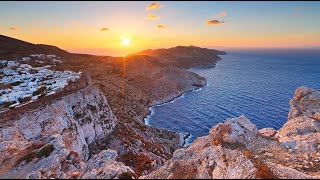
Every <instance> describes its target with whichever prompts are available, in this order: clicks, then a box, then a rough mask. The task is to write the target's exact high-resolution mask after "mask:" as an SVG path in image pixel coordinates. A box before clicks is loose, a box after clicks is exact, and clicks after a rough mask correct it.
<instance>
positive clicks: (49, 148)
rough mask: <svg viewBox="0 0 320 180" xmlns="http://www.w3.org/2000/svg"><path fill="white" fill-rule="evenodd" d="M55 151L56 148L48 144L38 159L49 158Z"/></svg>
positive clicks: (42, 149) (40, 151) (38, 155)
mask: <svg viewBox="0 0 320 180" xmlns="http://www.w3.org/2000/svg"><path fill="white" fill-rule="evenodd" d="M53 151H54V146H53V145H52V144H47V145H45V146H44V147H42V148H41V149H40V150H39V152H38V153H37V158H39V159H40V158H42V157H48V156H49V155H50V154H51V153H52V152H53Z"/></svg>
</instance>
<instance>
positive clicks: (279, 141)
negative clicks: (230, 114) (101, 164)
mask: <svg viewBox="0 0 320 180" xmlns="http://www.w3.org/2000/svg"><path fill="white" fill-rule="evenodd" d="M290 105H291V108H290V113H289V116H288V121H287V122H286V123H285V124H284V125H283V127H282V128H281V129H279V130H274V129H271V128H265V129H261V130H258V129H257V127H256V126H255V125H254V124H252V123H251V122H250V120H248V119H247V118H246V117H245V116H240V117H237V118H232V119H227V120H226V121H224V122H222V123H219V124H217V125H215V126H213V127H212V128H211V130H210V135H208V136H204V137H200V138H198V139H196V140H195V141H194V142H193V143H192V144H191V145H190V146H189V147H187V148H183V149H179V150H176V151H175V152H174V154H173V158H172V159H171V160H169V161H167V162H166V163H165V165H164V166H163V167H161V168H160V169H159V170H156V171H154V172H152V173H150V174H149V175H147V176H142V177H141V178H152V179H154V178H156V179H158V178H169V179H171V178H172V179H173V178H213V179H215V178H228V179H229V178H293V179H296V178H299V179H300V178H317V179H318V178H320V171H319V169H320V162H319V161H320V141H319V136H320V119H319V112H320V92H317V91H315V90H312V89H309V88H307V87H299V88H298V89H297V90H296V92H295V94H294V97H293V99H292V100H291V101H290Z"/></svg>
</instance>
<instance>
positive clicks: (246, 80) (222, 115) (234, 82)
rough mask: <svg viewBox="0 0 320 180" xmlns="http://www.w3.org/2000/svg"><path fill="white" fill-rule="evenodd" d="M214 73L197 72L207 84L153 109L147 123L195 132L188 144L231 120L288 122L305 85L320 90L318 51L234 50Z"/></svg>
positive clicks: (277, 124) (276, 124)
mask: <svg viewBox="0 0 320 180" xmlns="http://www.w3.org/2000/svg"><path fill="white" fill-rule="evenodd" d="M226 52H227V55H221V56H220V57H221V58H222V60H220V61H218V63H217V64H216V66H215V67H214V68H194V69H189V71H192V72H195V73H197V74H199V75H200V76H203V77H205V78H206V79H207V85H206V86H204V87H201V88H200V89H197V90H194V91H190V92H187V93H184V94H183V95H182V96H180V97H178V98H176V99H174V100H172V101H170V102H167V103H163V104H160V105H156V106H153V107H150V108H149V109H150V112H151V114H149V115H148V116H147V117H146V118H145V123H146V124H147V125H150V126H156V127H159V128H164V129H169V130H173V131H176V132H179V133H182V134H184V133H190V136H189V138H188V139H186V144H190V143H191V142H192V141H194V140H195V139H196V138H197V137H200V136H204V135H207V134H208V133H209V130H210V128H211V127H212V126H214V125H216V124H218V123H219V122H222V121H224V120H225V119H227V118H234V117H238V116H240V115H244V116H246V117H247V118H248V119H249V120H251V122H253V123H254V124H255V125H256V126H257V127H258V128H259V129H261V128H266V127H272V128H275V129H279V128H281V126H282V125H283V124H284V123H285V122H286V121H287V116H288V113H289V109H290V105H289V101H290V99H291V98H292V97H293V95H294V92H295V90H296V88H297V87H299V86H307V87H310V88H313V89H315V90H319V91H320V50H318V49H250V50H248V49H241V50H239V49H232V50H226Z"/></svg>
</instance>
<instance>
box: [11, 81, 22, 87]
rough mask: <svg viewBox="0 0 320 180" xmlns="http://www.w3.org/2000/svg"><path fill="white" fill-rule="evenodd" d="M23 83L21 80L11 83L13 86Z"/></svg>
mask: <svg viewBox="0 0 320 180" xmlns="http://www.w3.org/2000/svg"><path fill="white" fill-rule="evenodd" d="M21 83H22V82H21V81H16V82H13V83H11V84H10V85H11V86H19V85H20V84H21Z"/></svg>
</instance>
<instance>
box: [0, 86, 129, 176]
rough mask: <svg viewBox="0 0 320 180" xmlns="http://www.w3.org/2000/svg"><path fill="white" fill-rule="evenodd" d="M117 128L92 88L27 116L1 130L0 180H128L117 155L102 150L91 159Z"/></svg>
mask: <svg viewBox="0 0 320 180" xmlns="http://www.w3.org/2000/svg"><path fill="white" fill-rule="evenodd" d="M17 110H18V109H17ZM117 122H118V121H117V119H116V117H115V116H114V115H113V113H112V110H111V109H110V107H109V104H108V102H107V100H106V98H105V96H104V95H103V93H102V92H101V91H100V90H99V89H98V88H96V87H95V86H94V85H93V84H91V83H89V85H88V86H86V87H84V88H82V89H80V90H77V91H76V92H73V93H70V94H67V95H65V96H62V97H58V98H56V99H55V100H54V101H51V102H50V103H48V104H45V105H44V106H40V107H37V108H35V109H32V110H29V111H25V112H24V113H22V114H20V116H19V117H16V118H15V119H14V122H11V124H10V125H6V126H3V127H2V128H1V130H0V142H1V145H0V154H1V156H0V177H1V178H74V177H77V178H80V177H83V178H88V177H91V178H92V177H100V178H115V177H117V176H118V175H120V176H123V175H124V174H125V175H127V176H128V175H130V176H132V175H133V174H134V172H133V171H132V170H131V169H130V168H129V167H127V166H125V165H123V164H122V163H119V162H116V161H115V159H116V157H117V152H115V151H112V150H104V151H101V152H100V153H99V154H97V155H95V156H93V157H92V154H91V153H90V151H89V145H90V144H91V143H93V142H95V141H97V140H99V139H102V138H105V137H106V136H108V135H109V134H110V133H111V132H112V131H113V129H114V127H115V126H116V124H117ZM97 170H98V172H97Z"/></svg>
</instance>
